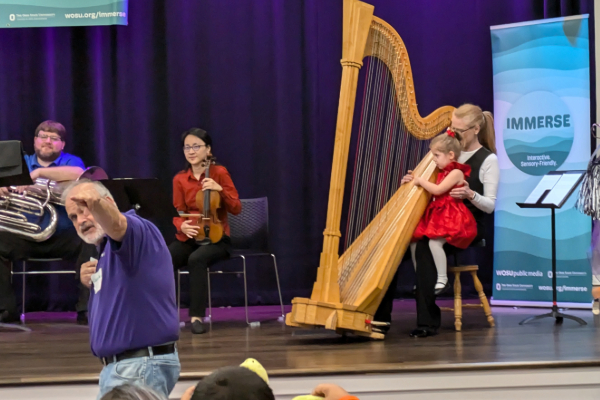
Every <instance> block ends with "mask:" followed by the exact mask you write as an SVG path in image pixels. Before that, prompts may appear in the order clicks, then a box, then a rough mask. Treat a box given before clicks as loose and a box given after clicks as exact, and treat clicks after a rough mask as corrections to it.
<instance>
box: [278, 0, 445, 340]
mask: <svg viewBox="0 0 600 400" xmlns="http://www.w3.org/2000/svg"><path fill="white" fill-rule="evenodd" d="M373 10H374V7H373V6H371V5H369V4H366V3H363V2H360V1H358V0H344V32H343V38H344V41H343V49H342V61H341V63H342V84H341V89H340V101H339V108H338V117H337V126H336V137H335V147H334V154H333V166H332V171H331V184H330V191H329V204H328V210H327V222H326V228H325V232H324V241H323V252H322V253H321V259H320V265H319V269H318V272H317V280H316V282H315V284H314V288H313V292H312V295H311V297H310V299H306V298H295V299H294V300H293V301H292V304H293V307H292V312H291V313H290V314H288V315H287V318H286V323H287V324H288V325H291V326H305V327H308V326H324V327H325V328H328V329H333V330H336V331H338V332H343V331H351V332H354V333H356V334H359V335H365V336H370V337H374V338H381V337H382V335H381V334H379V333H376V332H373V331H372V329H371V327H372V324H371V322H372V319H373V315H374V314H375V311H376V310H377V307H378V306H379V304H380V302H381V300H382V298H383V296H384V294H385V292H386V290H387V288H388V286H389V284H390V281H391V280H392V278H393V276H394V274H395V272H396V269H397V267H398V264H399V263H400V261H401V260H402V257H403V255H404V253H405V252H406V249H407V247H408V244H409V242H410V239H411V237H412V234H413V232H414V230H415V228H416V226H417V224H418V221H419V219H420V218H421V216H422V214H423V211H424V210H425V207H426V206H427V202H428V201H429V195H428V194H427V192H425V191H424V190H423V189H422V188H419V187H416V186H414V185H412V184H406V185H402V186H400V179H401V177H402V176H403V175H404V174H405V173H406V171H407V170H408V169H412V170H414V174H415V175H416V176H423V177H425V178H427V179H434V177H435V171H436V168H435V164H434V163H433V161H432V156H431V154H429V153H428V143H429V142H428V139H431V138H432V137H434V136H435V135H437V134H438V133H440V132H441V131H442V130H443V129H445V128H446V127H447V126H448V125H449V124H450V120H451V116H452V112H453V110H454V107H450V106H446V107H441V108H439V109H437V110H435V111H434V112H432V113H431V114H430V115H428V116H426V117H421V116H420V115H419V111H418V109H417V104H416V98H415V91H414V85H413V79H412V71H411V68H410V62H409V59H408V53H407V52H406V48H405V46H404V43H403V41H402V39H401V38H400V36H399V35H398V33H397V32H396V31H395V30H394V28H392V27H391V26H390V25H389V24H388V23H386V22H385V21H383V20H381V19H379V18H377V17H375V16H373ZM363 63H364V68H363ZM361 68H362V69H363V70H364V69H366V71H365V74H364V75H365V76H362V75H361V77H360V78H361V79H360V80H364V85H365V86H364V89H361V91H360V93H361V96H362V106H361V110H360V118H357V120H358V122H359V123H358V126H357V127H356V129H354V134H353V129H352V125H353V120H354V116H355V115H354V108H355V102H356V97H357V86H358V83H359V71H360V70H361ZM351 147H352V148H353V153H355V158H354V159H353V160H350V159H349V157H348V156H349V154H350V148H351ZM419 160H420V163H419V164H418V166H417V167H416V168H415V165H416V164H417V162H418V161H419ZM349 166H351V167H352V170H353V176H352V180H351V181H350V180H347V179H346V170H347V169H348V167H349ZM347 182H350V183H351V184H350V185H349V186H350V188H349V190H347V191H345V189H346V183H347ZM345 203H347V204H348V207H347V208H345V207H344V204H345ZM342 214H344V215H346V216H347V221H346V222H345V224H346V229H345V251H344V252H343V254H342V255H341V256H340V255H339V249H340V238H341V237H342V234H341V227H340V223H341V219H342Z"/></svg>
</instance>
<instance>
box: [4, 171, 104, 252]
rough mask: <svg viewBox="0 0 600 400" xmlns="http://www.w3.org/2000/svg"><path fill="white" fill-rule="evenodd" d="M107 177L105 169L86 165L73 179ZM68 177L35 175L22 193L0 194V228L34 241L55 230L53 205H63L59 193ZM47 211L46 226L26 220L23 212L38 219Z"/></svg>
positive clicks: (46, 237) (47, 236) (38, 240)
mask: <svg viewBox="0 0 600 400" xmlns="http://www.w3.org/2000/svg"><path fill="white" fill-rule="evenodd" d="M80 179H90V180H94V181H97V180H102V179H108V176H107V175H106V172H104V170H103V169H102V168H100V167H90V168H88V169H86V170H85V171H84V172H83V173H82V174H81V175H80V176H79V178H77V180H80ZM71 183H72V182H71V181H63V182H56V181H51V180H49V179H43V178H38V179H36V180H35V182H34V184H33V185H31V186H27V188H26V189H25V191H24V192H23V194H17V193H9V194H8V195H6V196H3V195H0V232H9V233H13V234H15V235H18V236H21V237H23V238H25V239H28V240H31V241H34V242H43V241H45V240H47V239H48V238H50V237H51V236H52V235H53V234H54V232H55V231H56V226H57V224H58V214H57V212H56V207H55V206H56V205H58V206H64V204H63V203H62V200H61V197H62V194H63V192H64V191H65V189H66V188H67V187H68V186H69V185H70V184H71ZM46 213H47V214H48V215H49V216H50V218H49V222H48V226H46V227H45V228H43V229H42V227H41V226H40V225H39V224H38V223H34V222H29V220H28V219H27V216H28V215H29V216H33V217H37V218H38V220H41V218H42V217H43V216H44V215H45V214H46Z"/></svg>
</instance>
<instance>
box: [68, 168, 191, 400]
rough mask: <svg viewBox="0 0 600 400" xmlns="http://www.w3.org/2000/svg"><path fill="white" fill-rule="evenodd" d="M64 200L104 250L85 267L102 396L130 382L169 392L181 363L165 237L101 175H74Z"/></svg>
mask: <svg viewBox="0 0 600 400" xmlns="http://www.w3.org/2000/svg"><path fill="white" fill-rule="evenodd" d="M63 199H64V201H65V207H66V209H67V213H68V216H69V219H70V220H71V221H72V222H73V225H74V226H75V229H76V230H77V233H78V234H79V236H80V237H81V238H82V239H83V240H84V241H85V242H86V243H90V244H95V245H96V246H97V247H98V254H100V256H99V258H98V260H97V261H96V260H90V261H89V262H87V263H85V264H83V265H82V266H81V282H82V283H83V284H85V285H87V286H88V287H90V289H91V294H90V301H89V310H90V314H89V317H90V344H91V348H92V353H94V355H95V356H96V357H99V358H100V360H101V361H102V363H103V364H104V368H103V369H102V372H101V373H100V395H99V398H100V397H102V396H103V395H104V394H105V393H106V392H108V391H110V390H111V389H112V388H114V387H115V386H119V385H121V384H123V382H124V381H127V382H130V383H134V384H137V383H139V384H144V385H146V386H149V387H151V388H152V389H154V390H156V391H157V392H159V393H162V394H164V395H165V398H167V397H168V396H169V393H170V392H171V390H172V389H173V387H174V386H175V383H176V382H177V379H179V372H180V370H181V367H180V364H179V356H178V354H177V348H176V346H175V342H176V341H177V340H178V339H179V318H178V317H179V316H178V315H177V305H176V303H175V284H174V282H175V277H174V272H173V262H172V260H171V254H170V253H169V249H168V247H167V244H166V243H165V240H164V239H163V237H162V235H161V233H160V231H159V230H158V228H157V227H156V226H154V225H153V224H152V223H151V222H149V221H147V220H145V219H143V218H140V217H138V216H137V215H136V214H135V211H133V210H131V211H127V212H126V213H123V214H122V213H120V212H119V209H118V208H117V206H116V204H115V202H114V200H113V198H112V195H111V194H110V192H109V191H108V189H106V187H105V186H104V185H102V184H101V183H100V182H91V181H88V180H85V179H84V180H81V181H77V182H74V183H73V184H72V185H71V186H69V187H68V188H67V189H66V190H65V192H64V193H63Z"/></svg>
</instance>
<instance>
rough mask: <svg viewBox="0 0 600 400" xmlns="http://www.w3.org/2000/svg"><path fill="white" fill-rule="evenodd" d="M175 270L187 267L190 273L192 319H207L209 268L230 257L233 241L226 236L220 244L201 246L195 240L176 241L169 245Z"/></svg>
mask: <svg viewBox="0 0 600 400" xmlns="http://www.w3.org/2000/svg"><path fill="white" fill-rule="evenodd" d="M169 251H170V252H171V257H172V258H173V267H174V268H175V270H178V269H181V268H183V267H185V266H187V268H188V270H189V272H190V317H205V316H206V306H207V303H208V276H207V271H208V267H210V266H211V265H212V264H214V263H215V262H217V261H219V260H223V259H226V258H228V257H229V252H230V251H231V240H230V239H229V237H227V236H224V237H223V239H222V240H221V241H220V242H218V243H211V244H208V245H204V246H199V245H198V244H196V241H194V240H193V239H190V240H188V241H187V242H180V241H179V240H175V241H174V242H173V243H171V244H170V245H169Z"/></svg>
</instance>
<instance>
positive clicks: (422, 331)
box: [410, 328, 437, 338]
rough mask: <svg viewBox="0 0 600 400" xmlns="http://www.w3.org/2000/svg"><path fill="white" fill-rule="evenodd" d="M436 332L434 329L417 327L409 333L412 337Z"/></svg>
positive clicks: (426, 335) (421, 336)
mask: <svg viewBox="0 0 600 400" xmlns="http://www.w3.org/2000/svg"><path fill="white" fill-rule="evenodd" d="M436 334H437V332H436V331H435V330H430V329H425V328H417V329H415V330H414V331H412V332H411V333H410V337H412V338H426V337H428V336H433V335H436Z"/></svg>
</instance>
